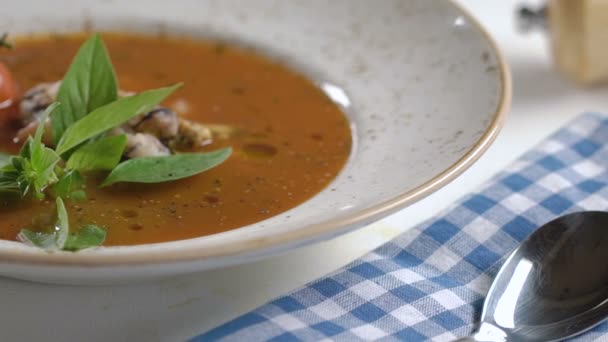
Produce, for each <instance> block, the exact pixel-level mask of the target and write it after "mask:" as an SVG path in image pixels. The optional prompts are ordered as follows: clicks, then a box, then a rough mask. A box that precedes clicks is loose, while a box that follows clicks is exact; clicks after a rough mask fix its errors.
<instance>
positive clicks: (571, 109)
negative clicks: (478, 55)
mask: <svg viewBox="0 0 608 342" xmlns="http://www.w3.org/2000/svg"><path fill="white" fill-rule="evenodd" d="M522 1H523V0H522ZM458 2H459V3H461V4H462V5H463V6H464V7H466V8H468V9H469V10H470V11H471V12H472V13H473V14H474V15H475V16H477V17H478V18H479V20H480V21H481V22H482V24H483V25H484V26H485V27H486V28H487V29H488V30H489V31H490V33H491V34H492V35H493V36H494V37H495V39H496V40H497V41H498V44H499V46H500V47H501V48H502V50H503V52H504V54H505V56H506V58H507V60H508V62H509V63H510V65H511V68H512V72H513V80H514V98H513V104H512V110H511V114H510V116H509V118H508V119H507V123H506V126H505V127H504V129H503V130H502V132H501V134H500V136H499V138H498V139H497V141H496V142H495V143H494V145H493V146H492V147H491V148H490V149H489V151H488V152H487V153H486V154H485V155H484V156H483V157H482V158H481V159H480V160H479V162H477V163H476V164H475V165H474V166H473V167H472V168H471V169H469V170H468V171H466V172H465V174H463V175H462V176H461V177H459V178H458V179H457V180H455V181H454V182H452V183H451V184H449V185H448V186H446V187H445V188H443V189H441V190H440V191H438V192H436V193H435V194H433V195H431V196H430V197H428V198H426V199H424V200H422V201H420V202H418V203H417V204H414V205H412V206H410V207H408V208H406V209H404V210H402V211H400V212H398V213H397V214H394V215H392V216H391V217H388V218H386V219H384V220H383V221H381V222H378V223H376V224H373V225H371V226H369V227H366V228H363V229H361V230H359V231H356V232H354V233H351V234H348V235H346V236H343V237H340V238H337V239H335V240H333V241H329V242H325V243H322V244H318V245H315V246H310V247H307V248H303V249H300V250H297V251H294V252H291V253H289V254H287V255H283V256H279V257H275V258H272V259H269V260H264V261H260V262H256V263H254V264H249V265H242V266H238V267H233V268H229V269H222V270H216V271H209V272H204V273H199V274H194V275H188V276H181V277H178V278H172V279H167V280H163V281H158V282H152V283H147V284H139V285H123V286H112V287H68V286H50V285H42V284H34V283H27V282H21V281H17V280H11V279H3V278H0V303H2V305H1V309H0V340H2V341H104V342H106V341H181V340H184V339H186V338H188V337H190V336H193V335H195V334H197V333H198V332H201V331H205V330H208V329H210V328H212V327H215V326H217V325H219V324H220V323H222V322H225V321H227V320H229V319H232V318H234V317H236V316H238V315H240V314H242V313H245V312H247V311H249V310H251V309H253V308H255V307H257V306H259V305H261V304H264V303H266V302H267V301H269V300H270V299H272V298H274V297H276V296H279V295H281V294H283V293H285V292H287V291H289V290H291V289H294V288H296V287H298V286H300V285H303V284H305V283H307V282H309V281H312V280H314V279H317V278H319V277H320V276H322V275H324V274H326V273H329V272H331V271H334V270H336V269H337V268H339V267H341V266H343V265H345V264H347V263H348V262H350V261H352V260H354V259H356V258H357V257H359V256H361V255H363V254H365V253H366V252H368V251H370V250H372V249H374V248H375V247H377V246H379V245H381V244H382V243H384V242H386V241H388V240H390V239H391V238H392V237H394V236H396V235H397V234H399V233H400V232H403V231H405V230H407V229H408V228H410V227H412V226H414V225H415V224H417V223H419V222H421V221H423V220H425V219H427V218H430V217H431V216H432V215H435V214H437V213H438V212H440V211H441V210H442V209H443V208H445V207H446V206H447V205H449V204H451V203H452V202H454V201H455V200H456V199H458V198H459V197H460V196H462V195H464V194H466V193H467V192H469V191H470V190H472V189H474V188H475V187H476V186H478V185H479V184H480V183H482V182H483V181H484V180H486V179H488V178H489V177H491V176H492V175H493V174H494V173H495V172H497V171H499V170H500V169H501V168H503V167H504V166H505V165H507V164H508V163H509V162H510V161H512V160H513V159H515V158H516V157H517V156H519V155H520V154H521V153H523V152H525V151H526V150H527V149H529V148H530V147H532V146H533V145H535V144H536V143H537V142H538V141H540V140H541V139H542V138H543V137H545V136H546V135H548V134H549V133H551V132H552V131H554V130H556V129H557V128H559V127H560V126H561V125H563V124H564V123H565V122H567V121H568V120H570V119H572V118H573V117H575V116H576V115H578V114H579V113H581V112H584V111H589V110H591V111H608V89H606V88H604V89H594V90H588V89H587V90H584V89H580V88H577V87H576V86H575V85H574V84H573V83H572V82H570V81H569V80H567V79H564V78H563V77H561V76H560V75H559V74H557V73H556V72H555V70H554V69H553V67H552V65H551V58H550V54H549V51H548V43H547V40H546V37H544V35H543V34H541V33H538V32H536V33H533V34H530V35H521V34H519V33H517V32H516V31H515V24H514V16H513V12H514V8H515V6H516V5H517V4H519V3H521V1H517V0H502V1H487V0H458ZM529 2H531V3H538V1H531V0H530V1H529Z"/></svg>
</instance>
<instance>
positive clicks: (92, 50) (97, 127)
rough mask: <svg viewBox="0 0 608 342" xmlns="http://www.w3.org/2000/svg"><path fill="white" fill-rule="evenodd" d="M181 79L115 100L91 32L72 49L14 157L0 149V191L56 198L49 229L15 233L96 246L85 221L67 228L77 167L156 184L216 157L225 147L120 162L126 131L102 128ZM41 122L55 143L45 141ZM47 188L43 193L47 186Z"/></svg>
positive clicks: (78, 195)
mask: <svg viewBox="0 0 608 342" xmlns="http://www.w3.org/2000/svg"><path fill="white" fill-rule="evenodd" d="M179 87H181V84H176V85H173V86H169V87H165V88H159V89H154V90H148V91H144V92H141V93H139V94H136V95H133V96H128V97H124V98H119V96H118V82H117V79H116V73H115V71H114V67H113V66H112V63H111V60H110V57H109V55H108V52H107V49H106V47H105V45H104V43H103V41H102V40H101V38H100V36H99V35H98V34H94V35H93V36H92V37H91V38H89V39H88V40H87V41H86V42H85V43H84V44H83V45H82V46H81V47H80V49H79V50H78V53H77V54H76V56H75V57H74V59H73V61H72V64H71V65H70V67H69V69H68V71H67V73H66V75H65V77H64V79H63V81H62V82H61V85H60V88H59V92H58V94H57V102H56V103H54V104H52V105H51V106H49V107H48V108H47V109H46V111H45V112H44V115H43V116H42V117H41V119H40V124H39V126H38V128H37V130H36V133H35V134H34V136H33V137H30V138H29V139H28V140H27V141H26V143H25V144H24V145H23V147H22V149H21V151H20V152H19V155H16V156H8V155H6V154H0V195H2V194H14V195H18V197H19V196H20V197H26V196H30V195H31V196H33V197H34V198H37V199H44V198H45V197H46V195H47V193H48V194H51V195H53V196H54V197H55V198H56V206H57V224H56V225H55V227H53V229H52V231H51V232H48V233H45V232H34V231H32V230H29V229H22V230H21V233H20V234H19V238H20V239H21V240H23V241H26V242H28V243H30V244H32V245H34V246H38V247H40V248H43V249H45V250H70V251H77V250H80V249H82V248H89V247H94V246H98V245H101V244H102V243H103V241H104V239H105V230H103V229H102V228H99V227H97V226H94V225H87V226H84V227H82V228H81V229H79V230H78V231H76V232H75V233H70V232H69V223H68V215H67V211H66V208H65V205H64V202H63V200H64V199H66V200H72V201H75V200H80V201H82V200H86V194H85V192H84V184H85V180H84V176H83V175H82V174H81V172H87V171H109V175H108V177H107V178H106V179H105V181H104V182H103V183H102V184H101V186H110V185H112V184H115V183H119V182H136V183H161V182H168V181H173V180H177V179H182V178H186V177H191V176H193V175H196V174H199V173H201V172H204V171H206V170H209V169H211V168H213V167H215V166H217V165H219V164H221V163H223V162H224V161H225V160H226V159H228V157H229V156H230V154H231V152H232V150H231V149H230V148H224V149H220V150H217V151H212V152H205V153H184V154H176V155H169V156H162V157H143V158H135V159H130V160H127V161H124V162H122V163H120V160H121V158H122V155H123V153H124V150H125V147H126V144H127V137H126V136H125V135H116V136H109V135H107V132H108V131H109V130H111V129H113V128H116V127H119V126H121V125H122V124H124V123H125V122H127V121H129V120H130V119H132V118H134V117H136V116H137V115H140V114H142V113H146V112H148V111H150V110H151V109H153V108H154V107H155V106H157V105H158V104H160V103H161V102H162V101H164V100H165V99H166V98H167V97H169V96H170V95H171V94H172V93H173V92H175V91H176V90H177V89H179ZM47 121H50V123H51V128H52V130H51V132H47V134H48V133H52V137H53V140H54V141H55V143H56V146H57V147H56V148H55V149H52V148H49V147H47V146H45V145H44V143H43V142H42V140H43V139H42V137H43V135H45V127H46V123H47ZM47 190H50V191H47Z"/></svg>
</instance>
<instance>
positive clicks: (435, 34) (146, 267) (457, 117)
mask: <svg viewBox="0 0 608 342" xmlns="http://www.w3.org/2000/svg"><path fill="white" fill-rule="evenodd" d="M83 27H87V28H92V29H94V30H131V31H144V32H150V33H154V32H158V31H162V32H165V33H168V34H172V35H194V36H201V37H212V38H220V39H227V40H233V41H237V42H241V43H246V44H249V45H253V46H256V47H258V48H259V49H260V50H261V51H262V52H266V53H269V54H271V55H274V56H278V57H277V58H281V59H284V60H285V61H287V62H288V63H291V64H292V65H294V66H295V67H297V68H300V69H301V70H302V71H303V72H305V73H308V74H309V75H311V77H314V78H315V79H317V80H318V81H323V82H328V84H333V85H337V86H339V87H341V88H342V89H344V91H345V92H346V94H347V95H348V97H349V99H350V100H349V101H350V103H349V104H348V109H347V111H348V115H349V117H350V120H351V121H352V123H353V129H354V131H353V135H354V139H355V144H354V151H353V153H352V155H351V157H350V160H349V162H348V164H347V166H346V168H345V169H344V170H343V171H342V172H341V174H340V175H339V177H338V178H337V179H336V180H335V181H334V182H333V184H331V185H330V186H329V188H328V189H326V190H325V191H323V192H322V193H320V194H318V195H317V196H315V197H314V198H313V199H311V200H310V201H308V202H306V203H304V204H302V205H300V206H298V207H296V208H294V209H292V210H290V211H288V212H286V213H283V214H281V215H279V216H276V217H273V218H271V219H268V220H266V221H263V222H259V223H256V224H252V225H250V226H246V227H242V228H239V229H236V230H233V231H229V232H225V233H221V234H216V235H211V236H206V237H201V238H196V239H190V240H183V241H176V242H169V243H160V244H150V245H140V246H134V247H109V248H99V249H94V250H88V251H83V252H79V253H76V254H74V253H64V252H62V253H52V254H48V253H46V252H43V251H40V250H38V249H35V248H31V247H28V246H25V245H23V244H20V243H16V242H10V241H0V274H3V275H6V276H10V277H16V278H23V279H29V280H35V281H43V282H57V283H86V284H101V283H111V282H116V281H130V280H137V279H144V278H148V277H160V276H168V275H173V274H178V273H185V272H192V271H196V270H203V269H209V268H216V267H223V266H226V265H231V264H238V263H244V262H248V261H251V260H254V259H259V258H263V257H267V256H270V255H273V254H276V253H279V252H282V251H285V250H288V249H292V248H295V247H298V246H302V245H305V244H309V243H314V242H317V241H321V240H325V239H330V238H332V237H335V236H337V235H340V234H343V233H345V232H347V231H349V230H352V229H355V228H357V227H361V226H363V225H366V224H369V223H371V222H373V221H375V220H377V219H379V218H381V217H382V216H385V215H387V214H389V213H391V212H394V211H395V210H397V209H399V208H402V207H404V206H406V205H408V204H411V203H413V202H415V201H417V200H419V199H421V198H422V197H424V196H426V195H428V194H430V193H431V192H433V191H435V190H437V189H439V188H440V187H442V186H443V185H445V184H446V183H447V182H449V181H450V180H452V179H453V178H454V177H456V176H457V175H458V174H460V173H461V172H463V171H464V170H465V169H466V168H467V167H469V166H470V165H471V164H472V163H473V162H474V161H475V160H476V159H477V158H478V157H479V156H480V155H481V154H482V153H483V152H484V151H485V150H486V148H487V147H488V146H489V145H490V143H491V142H492V141H493V140H494V138H495V137H496V135H497V133H498V130H499V128H500V126H501V123H502V121H503V120H504V118H505V115H506V113H507V108H508V104H509V102H510V94H511V93H510V88H511V84H510V76H509V72H508V70H507V66H506V65H505V63H504V61H503V60H502V57H501V56H500V54H499V52H498V51H497V49H496V46H495V45H494V43H493V42H492V41H491V39H490V38H489V37H488V35H487V34H486V33H485V32H484V31H483V30H482V29H481V28H480V26H479V25H478V24H477V22H476V21H475V20H474V19H472V18H471V17H470V16H469V15H468V14H466V13H464V12H463V11H462V9H460V8H458V7H457V6H455V5H454V4H453V3H451V2H449V1H445V0H385V1H368V0H290V1H281V0H256V1H249V0H217V1H215V0H214V1H212V0H208V1H196V0H180V1H148V0H145V1H144V0H130V1H101V0H99V1H93V0H86V1H76V0H55V1H51V2H48V1H43V0H40V1H32V0H30V1H23V0H22V1H17V2H12V3H11V5H10V11H3V14H2V22H1V23H0V32H2V31H10V33H11V34H24V33H29V32H45V31H55V32H65V31H75V30H80V29H82V28H83ZM331 89H332V88H331V86H329V88H328V91H330V92H332V90H331ZM334 95H336V96H338V97H340V96H341V94H340V93H339V92H338V93H335V89H334ZM343 100H344V99H343ZM0 224H1V223H0Z"/></svg>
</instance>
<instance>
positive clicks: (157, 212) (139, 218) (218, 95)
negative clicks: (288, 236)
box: [0, 33, 351, 245]
mask: <svg viewBox="0 0 608 342" xmlns="http://www.w3.org/2000/svg"><path fill="white" fill-rule="evenodd" d="M102 36H103V39H104V41H105V43H106V45H107V47H108V49H109V52H110V56H111V57H112V61H113V63H114V66H115V68H116V72H117V75H118V79H119V83H120V88H121V89H124V90H132V91H141V90H145V89H152V88H157V87H162V86H166V85H167V84H172V83H176V82H184V87H183V88H182V89H180V90H179V91H178V92H177V93H175V94H174V95H173V96H172V97H171V98H169V99H168V100H167V101H165V103H164V105H166V106H167V107H170V108H173V109H174V110H175V111H176V112H178V113H179V114H180V115H181V116H183V117H185V118H187V119H189V120H193V121H197V122H200V123H204V124H214V125H218V127H230V128H234V129H233V131H226V134H225V136H223V137H222V139H217V140H215V141H214V142H213V143H212V144H210V145H208V146H205V147H203V148H202V149H201V150H203V151H210V150H215V149H218V148H221V147H225V146H232V147H233V149H234V151H235V153H233V155H232V156H231V157H230V158H229V159H228V161H226V162H225V163H223V164H222V165H220V166H218V167H216V168H214V169H212V170H209V171H207V172H204V173H202V174H199V175H196V176H194V177H191V178H187V179H184V180H180V181H175V182H169V183H163V184H154V185H149V184H118V185H115V186H112V187H110V188H107V189H106V188H104V189H100V188H98V187H97V184H99V182H100V180H101V179H103V176H104V175H102V174H100V175H90V174H89V175H87V176H88V184H87V188H86V191H87V196H88V200H87V201H85V202H79V203H71V204H68V212H69V213H70V222H71V225H72V226H73V227H79V226H81V225H85V224H96V225H98V226H101V227H104V228H106V229H107V232H108V235H107V239H106V241H105V245H134V244H142V243H153V242H164V241H172V240H179V239H187V238H194V237H199V236H203V235H208V234H213V233H218V232H222V231H226V230H230V229H234V228H238V227H241V226H244V225H247V224H251V223H254V222H257V221H261V220H264V219H267V218H269V217H272V216H275V215H277V214H279V213H281V212H284V211H286V210H288V209H291V208H293V207H295V206H297V205H298V204H301V203H302V202H304V201H306V200H307V199H309V198H310V197H312V196H313V195H315V194H316V193H318V192H319V191H321V190H322V189H323V188H324V187H325V186H326V185H327V184H328V183H329V182H331V181H332V180H333V178H334V177H335V176H336V175H337V174H338V172H339V171H340V169H341V168H342V167H343V166H344V164H345V162H346V160H347V158H348V156H349V154H350V150H351V132H350V126H349V123H348V120H347V119H346V117H345V116H344V114H343V113H342V111H341V110H340V108H339V107H338V106H337V105H335V104H334V103H333V102H331V101H330V100H329V99H328V98H327V96H326V95H325V94H324V93H323V92H322V91H321V90H320V89H318V88H317V87H316V86H315V85H314V84H313V83H312V82H311V81H309V80H308V79H307V78H305V77H303V76H302V75H300V74H298V73H297V72H294V71H293V70H291V69H289V68H287V67H285V66H284V65H282V64H279V63H276V62H274V61H272V60H271V59H268V58H266V57H263V56H259V55H257V54H255V53H253V52H251V51H246V50H243V49H240V48H237V47H231V46H229V45H225V44H219V43H215V42H208V41H194V40H189V39H181V38H155V37H147V36H141V35H136V34H127V33H107V34H103V35H102ZM85 37H86V36H85V34H74V35H61V36H52V35H49V36H40V37H33V38H28V39H21V40H19V41H18V45H17V48H16V49H14V50H12V51H2V52H0V61H2V62H4V63H6V64H7V65H8V66H9V67H10V68H11V70H12V71H13V73H14V75H15V77H16V78H17V81H18V82H19V83H20V85H21V88H22V89H24V90H25V89H29V88H30V87H32V86H35V85H36V84H38V83H40V82H52V81H56V80H58V79H60V78H61V77H63V75H64V73H65V71H66V70H67V68H68V66H69V64H70V61H71V59H72V58H73V56H74V54H75V53H76V51H77V49H78V47H79V46H80V44H82V42H83V41H84V39H85ZM14 134H15V128H13V127H2V128H0V150H2V151H6V152H12V153H16V152H17V151H18V149H19V146H15V145H14V144H13V143H12V141H11V139H12V137H13V136H14ZM51 202H52V201H51ZM51 202H49V201H42V202H39V201H27V202H19V203H10V202H9V201H0V215H1V216H2V223H1V224H0V238H3V239H15V237H16V236H17V234H18V232H19V230H20V229H21V228H26V227H32V226H36V225H38V224H40V222H43V221H44V222H46V221H49V218H50V217H52V215H53V213H54V210H55V209H54V206H53V204H52V203H51Z"/></svg>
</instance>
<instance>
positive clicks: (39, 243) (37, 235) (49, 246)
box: [17, 229, 57, 251]
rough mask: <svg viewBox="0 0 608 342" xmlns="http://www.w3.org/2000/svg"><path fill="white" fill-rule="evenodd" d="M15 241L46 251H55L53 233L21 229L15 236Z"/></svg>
mask: <svg viewBox="0 0 608 342" xmlns="http://www.w3.org/2000/svg"><path fill="white" fill-rule="evenodd" d="M17 239H19V240H20V241H23V242H27V243H29V244H31V245H33V246H35V247H39V248H42V249H44V250H47V251H52V250H56V249H57V241H56V240H55V233H43V232H33V231H31V230H29V229H21V231H20V232H19V235H17Z"/></svg>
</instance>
